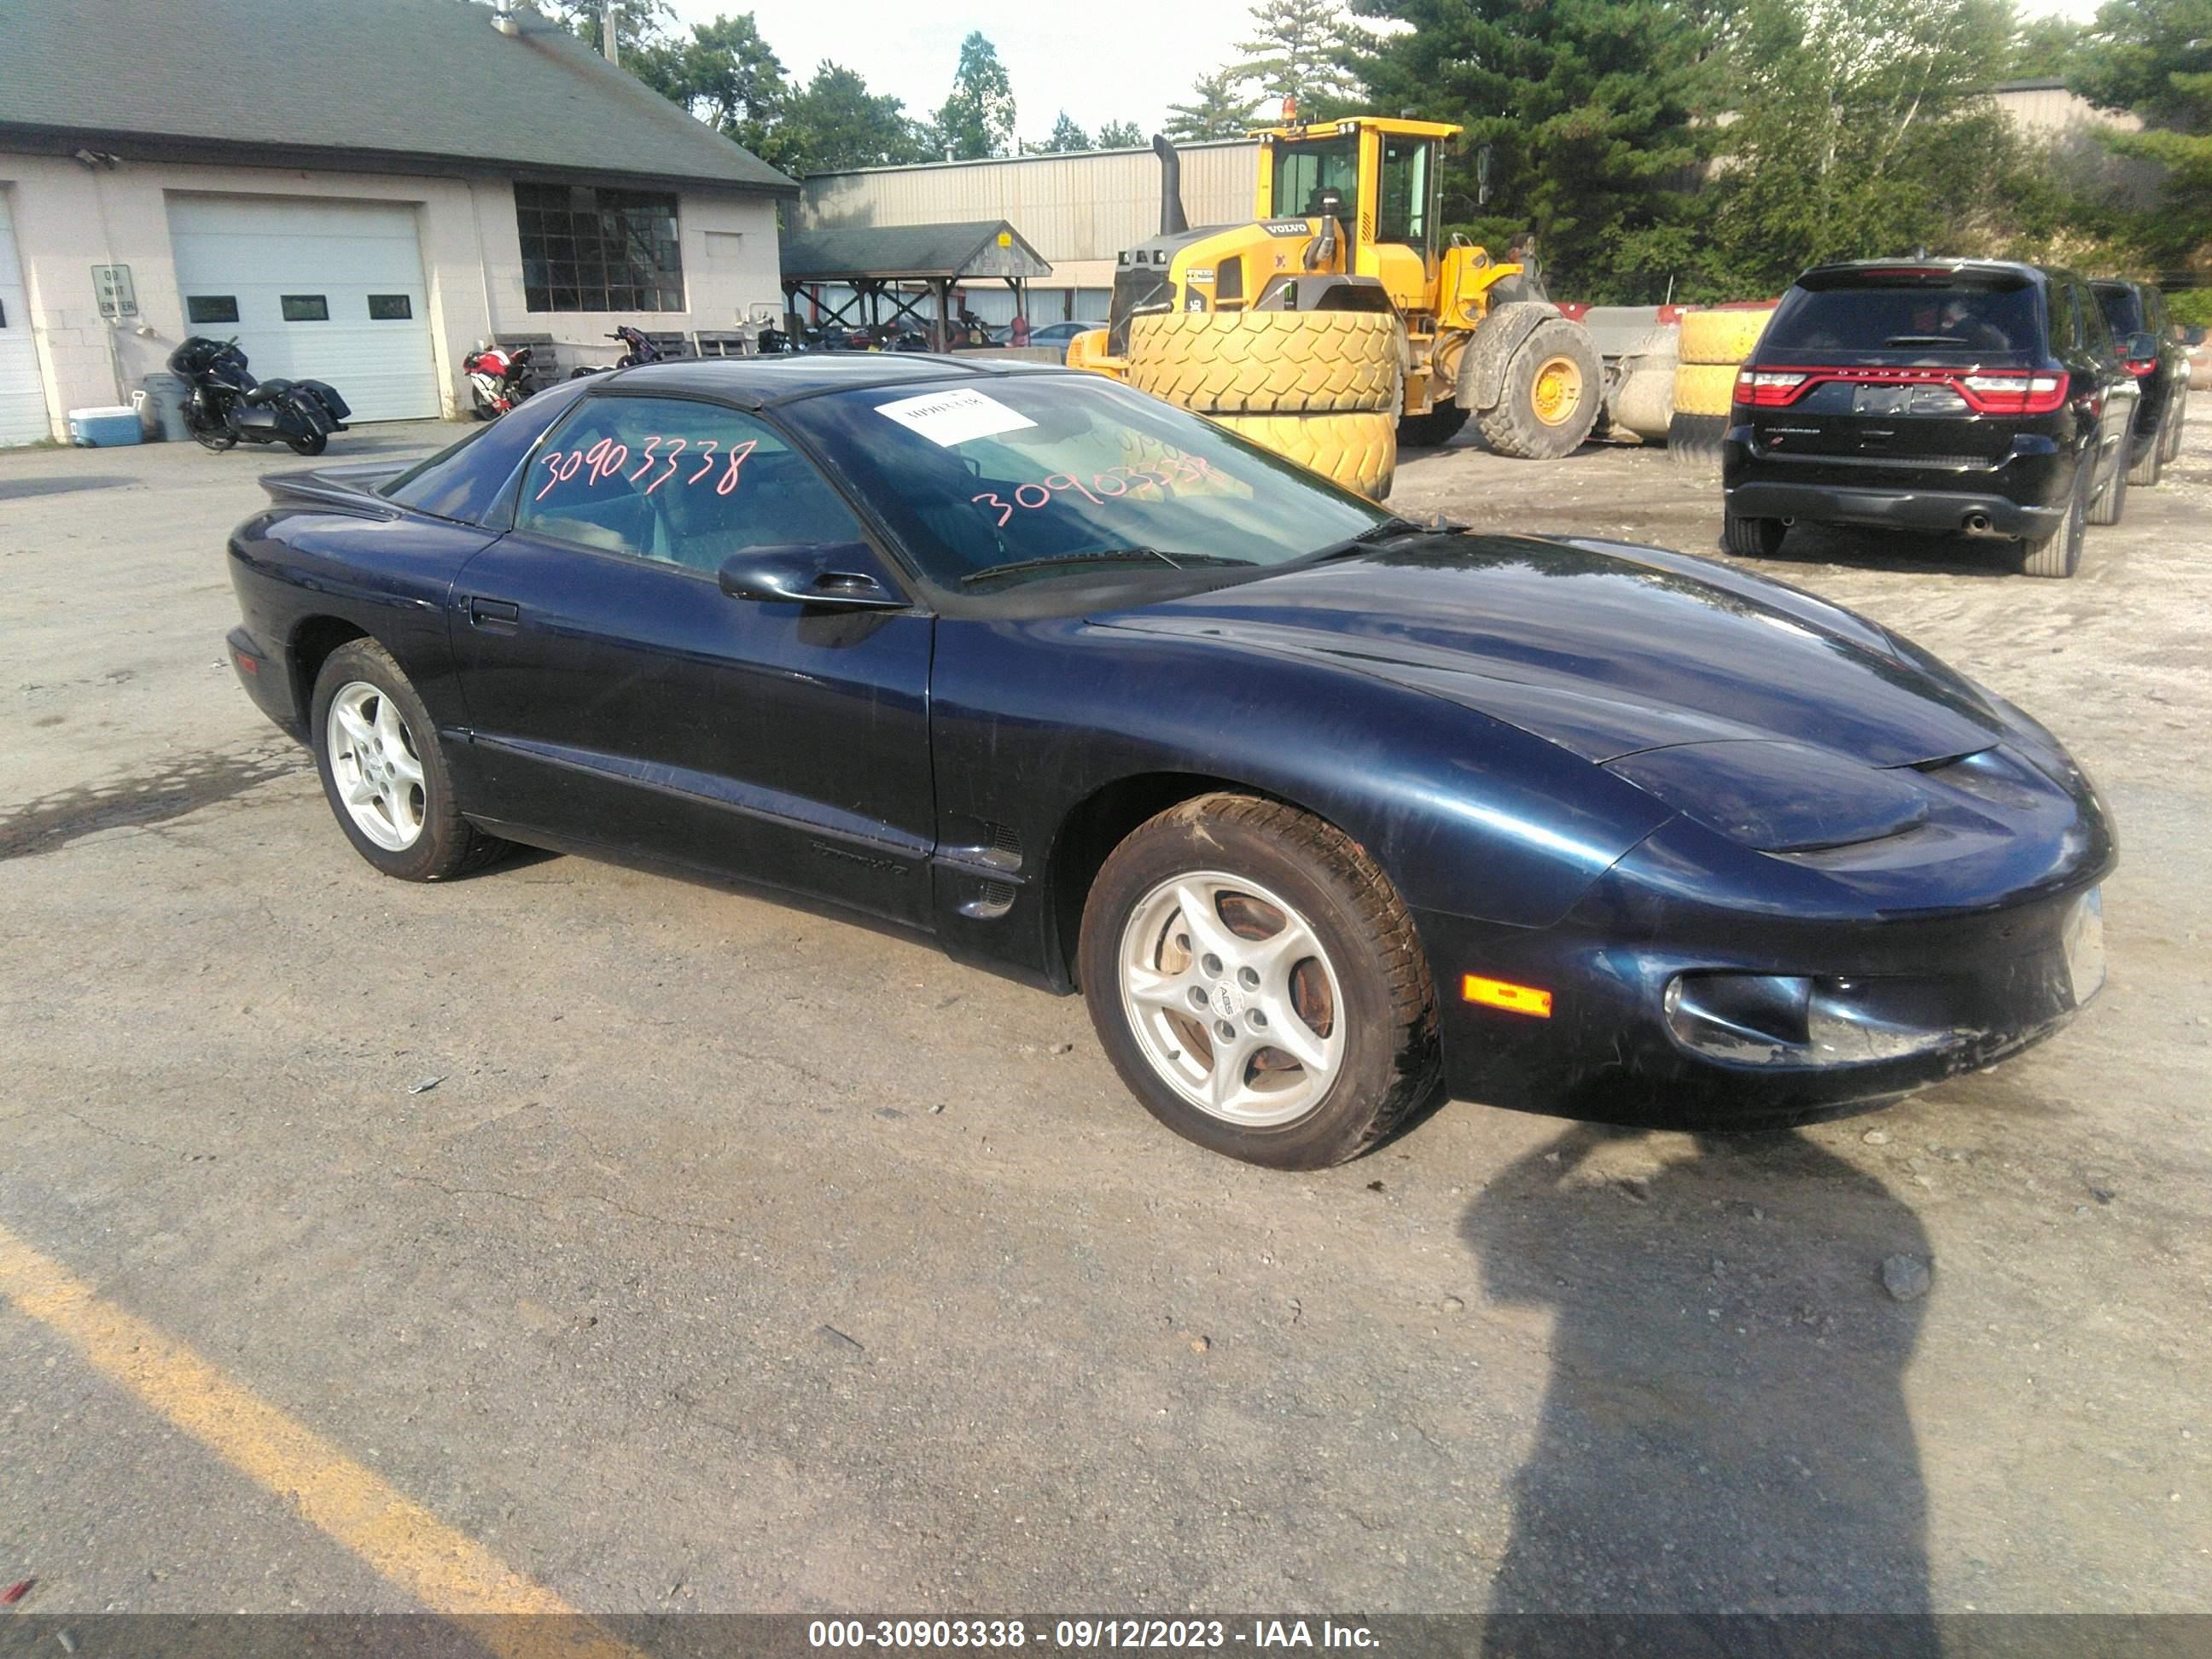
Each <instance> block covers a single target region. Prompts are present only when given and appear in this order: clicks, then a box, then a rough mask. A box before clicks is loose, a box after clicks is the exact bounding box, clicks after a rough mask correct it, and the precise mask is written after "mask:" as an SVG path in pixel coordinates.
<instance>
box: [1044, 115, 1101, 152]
mask: <svg viewBox="0 0 2212 1659" xmlns="http://www.w3.org/2000/svg"><path fill="white" fill-rule="evenodd" d="M1040 148H1041V149H1042V150H1043V151H1044V152H1045V153H1046V154H1048V155H1061V154H1065V153H1066V152H1067V151H1070V150H1079V149H1090V148H1091V135H1090V134H1089V133H1087V132H1085V131H1084V130H1083V129H1082V128H1081V127H1079V126H1078V125H1075V119H1074V118H1073V116H1071V115H1069V114H1068V112H1066V110H1062V111H1060V119H1058V120H1057V121H1054V123H1053V124H1052V137H1049V138H1048V139H1046V140H1045V141H1044V143H1043V144H1042V146H1040Z"/></svg>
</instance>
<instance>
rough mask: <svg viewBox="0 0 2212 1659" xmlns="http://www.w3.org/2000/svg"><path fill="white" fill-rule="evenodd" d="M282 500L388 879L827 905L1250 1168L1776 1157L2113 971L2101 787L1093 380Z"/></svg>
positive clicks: (741, 385)
mask: <svg viewBox="0 0 2212 1659" xmlns="http://www.w3.org/2000/svg"><path fill="white" fill-rule="evenodd" d="M269 488H270V494H271V496H272V498H273V501H272V504H271V506H270V507H269V508H268V509H267V510H266V511H264V512H262V513H258V514H257V515H256V516H255V517H253V518H252V519H250V520H247V521H246V523H245V524H244V525H242V526H240V528H239V530H238V532H236V534H235V535H234V537H233V538H232V540H231V544H230V555H231V568H232V572H233V574H234V578H235V580H236V584H237V588H238V594H239V599H240V603H241V605H242V606H243V609H244V613H245V614H244V625H243V626H242V627H240V629H238V630H237V631H236V632H234V634H232V635H231V636H230V649H231V653H232V656H233V658H234V660H235V662H236V665H237V667H238V670H239V672H240V678H241V680H242V681H243V683H244V684H245V686H246V690H248V691H249V692H250V693H251V694H252V696H253V698H254V700H255V701H256V702H258V703H259V704H260V706H261V708H263V709H264V711H265V712H266V713H267V714H269V715H270V718H272V719H273V720H276V722H277V723H278V724H279V725H281V726H284V727H285V728H286V729H287V730H289V731H291V732H294V733H295V734H297V735H298V736H299V737H300V738H302V739H303V740H304V741H306V742H307V744H310V745H311V746H312V747H313V750H314V754H315V757H316V759H317V762H318V763H319V767H320V769H321V773H322V779H323V784H324V787H325V791H326V793H328V795H329V798H330V802H331V808H332V810H333V811H334V812H335V813H336V815H337V821H338V824H339V827H340V828H341V829H343V831H344V832H345V834H346V836H348V838H349V839H350V840H351V841H352V842H353V844H354V846H355V848H356V849H357V850H358V851H359V852H360V854H362V857H363V858H365V859H367V860H368V861H369V862H370V863H371V864H373V865H374V866H376V867H377V868H378V869H379V870H381V871H383V872H385V873H386V874H387V875H392V876H398V877H400V878H404V879H407V880H413V881H435V880H438V879H440V878H446V877H450V876H453V875H456V874H459V873H460V872H463V871H465V870H468V869H471V868H472V867H474V866H478V865H482V864H483V863H486V862H488V861H489V860H492V859H494V858H495V857H497V856H498V854H499V853H500V852H501V849H502V848H504V847H505V846H506V845H507V843H509V842H526V843H529V844H531V845H534V846H541V847H548V848H561V849H565V850H569V851H574V852H577V853H582V854H592V855H597V856H605V857H610V858H617V859H622V860H637V861H643V862H647V863H649V864H653V865H655V866H660V867H665V868H669V869H671V870H677V871H685V870H688V871H693V872H705V873H708V874H711V875H712V876H714V877H716V878H740V879H744V880H749V881H751V882H755V883H758V884H763V885H766V886H768V887H771V888H776V889H782V890H788V891H791V892H794V893H802V894H805V895H807V896H811V897H813V898H817V899H823V900H829V901H833V902H836V903H838V904H841V905H845V906H849V907H851V908H853V909H854V910H856V911H860V912H865V913H867V914H868V915H872V916H874V917H877V918H880V919H884V920H887V921H890V922H893V923H896V924H902V925H903V926H906V927H911V928H914V929H918V930H920V931H921V932H924V933H930V934H933V935H934V937H935V938H936V939H938V940H939V943H940V944H941V945H943V946H944V948H945V950H947V951H950V952H951V953H952V954H953V955H955V956H957V957H962V958H963V959H967V960H971V961H975V962H979V963H986V964H988V965H990V966H992V967H994V968H997V969H1001V970H1005V971H1008V972H1012V973H1014V974H1016V975H1022V976H1024V977H1027V978H1030V979H1032V980H1034V981H1036V982H1037V983H1038V984H1040V985H1042V986H1045V987H1049V988H1051V989H1054V990H1056V991H1062V992H1066V991H1073V990H1077V989H1080V991H1081V992H1082V994H1084V996H1085V998H1086V999H1087V1000H1088V1001H1089V1004H1090V1009H1091V1018H1092V1019H1093V1020H1094V1022H1095V1023H1096V1024H1097V1030H1098V1034H1099V1037H1100V1040H1101V1041H1102V1042H1103V1043H1104V1045H1105V1048H1106V1050H1107V1052H1108V1054H1110V1055H1111V1056H1112V1058H1113V1060H1114V1063H1115V1066H1116V1067H1117V1068H1118V1069H1119V1070H1120V1072H1121V1076H1122V1078H1123V1079H1125V1080H1126V1081H1127V1084H1128V1085H1129V1087H1130V1088H1131V1090H1132V1091H1134V1092H1135V1094H1136V1095H1137V1097H1139V1099H1140V1100H1142V1101H1143V1102H1144V1103H1145V1104H1146V1106H1147V1107H1148V1108H1149V1109H1151V1110H1152V1112H1153V1113H1155V1114H1156V1115H1158V1117H1159V1118H1160V1119H1161V1120H1162V1121H1164V1122H1165V1123H1167V1124H1168V1125H1169V1126H1170V1127H1172V1128H1174V1129H1176V1130H1177V1131H1179V1132H1180V1133H1183V1134H1185V1135H1188V1136H1189V1137H1190V1138H1191V1139H1194V1140H1197V1141H1200V1142H1201V1143H1203V1144H1204V1145H1206V1146H1212V1147H1213V1148H1215V1149H1217V1150H1218V1151H1220V1152H1226V1153H1229V1154H1231V1156H1234V1157H1237V1158H1249V1159H1251V1160H1253V1161H1255V1162H1258V1163H1262V1164H1276V1165H1280V1166H1284V1167H1289V1168H1305V1167H1311V1166H1315V1165H1319V1164H1328V1163H1332V1162H1334V1161H1337V1160H1340V1159H1342V1158H1349V1157H1351V1156H1352V1155H1354V1154H1356V1153H1357V1152H1359V1151H1360V1150H1361V1149H1362V1148H1364V1147H1366V1146H1370V1145H1372V1144H1373V1143H1374V1142H1375V1141H1376V1140H1377V1139H1379V1138H1381V1137H1382V1136H1383V1135H1385V1134H1387V1133H1389V1131H1390V1130H1391V1128H1392V1127H1393V1126H1394V1125H1395V1124H1396V1123H1397V1122H1399V1121H1401V1120H1402V1119H1403V1118H1404V1117H1405V1116H1406V1115H1407V1114H1408V1113H1410V1112H1412V1111H1413V1110H1415V1109H1418V1108H1419V1107H1420V1106H1421V1105H1422V1104H1423V1103H1425V1102H1426V1101H1428V1100H1430V1099H1431V1098H1433V1097H1435V1096H1436V1095H1437V1093H1438V1092H1439V1091H1449V1093H1450V1094H1451V1095H1454V1096H1456V1097H1462V1098H1467V1099H1474V1100H1480V1101H1486V1102H1489V1103H1494V1104H1498V1105H1504V1106H1513V1107H1520V1108H1524V1109H1535V1110H1542V1111H1553V1112H1564V1113H1569V1114H1572V1115H1577V1116H1582V1117H1589V1118H1595V1119H1604V1120H1610V1121H1622V1122H1634V1123H1648V1124H1680V1125H1701V1126H1753V1125H1771V1124H1777V1123H1784V1122H1790V1121H1802V1120H1806V1119H1809V1118H1813V1117H1817V1116H1820V1115H1830V1114H1833V1113H1836V1112H1838V1111H1841V1110H1844V1109H1850V1108H1853V1107H1859V1106H1864V1105H1867V1104H1869V1103H1877V1102H1881V1101H1883V1100H1886V1099H1891V1098H1894V1097H1897V1096H1899V1095H1901V1094H1903V1093H1905V1092H1906V1091H1911V1090H1912V1089H1915V1088H1918V1087H1920V1086H1922V1085H1925V1084H1928V1083H1929V1082H1932V1081H1934V1080H1935V1079H1939V1078H1942V1077H1946V1076H1949V1075H1951V1074H1953V1073H1958V1072H1961V1071H1965V1070H1968V1069H1970V1068H1972V1067H1975V1066H1984V1065H1987V1064H1989V1063H1990V1061H1992V1060H1996V1059H1998V1058H1999V1057H2000V1056H2002V1055H2004V1054H2010V1053H2012V1052H2013V1051H2015V1050H2016V1049H2018V1048H2023V1047H2025V1046H2026V1045H2027V1044H2028V1043H2031V1042H2034V1041H2036V1040H2037V1039H2038V1038H2039V1037H2042V1036H2045V1035H2047V1034H2049V1033H2050V1032H2051V1031H2052V1030H2055V1029H2056V1028H2057V1027H2058V1026H2059V1025H2060V1024H2063V1023H2064V1022H2065V1021H2066V1020H2067V1019H2068V1018H2069V1017H2070V1016H2071V1015H2072V1014H2073V1013H2074V1012H2075V1010H2076V1008H2078V1007H2079V1006H2081V1003H2082V1002H2084V1001H2085V1000H2087V999H2088V997H2089V996H2090V995H2091V994H2093V993H2094V992H2095V990H2096V989H2097V987H2098V986H2099V984H2100V982H2101V981H2102V978H2103V961H2102V945H2101V939H2102V936H2101V932H2100V912H2099V904H2098V883H2099V881H2100V879H2101V878H2103V877H2104V876H2105V874H2106V872H2108V871H2109V870H2110V869H2111V868H2112V864H2113V857H2114V850H2113V840H2112V830H2111V828H2110V826H2109V824H2108V823H2107V821H2106V814H2105V811H2104V808H2103V806H2102V805H2101V804H2100V802H2099V800H2098V799H2097V796H2096V793H2095V792H2094V791H2093V789H2092V787H2090V784H2089V781H2088V780H2087V778H2085V777H2084V776H2083V775H2082V774H2081V769H2079V768H2078V767H2076V766H2075V764H2074V763H2073V762H2072V760H2070V759H2069V757H2068V756H2067V755H2066V753H2065V751H2064V750H2063V749H2061V748H2060V747H2059V745H2058V744H2057V742H2056V741H2055V740H2054V739H2053V738H2051V734H2050V733H2049V732H2045V730H2044V729H2043V728H2042V727H2041V726H2038V725H2037V724H2036V723H2035V722H2034V721H2033V720H2030V719H2029V718H2028V717H2027V715H2025V714H2021V712H2020V711H2019V710H2018V709H2016V708H2013V707H2011V706H2010V705H2009V704H2008V703H2006V702H2003V701H2002V699H2000V698H1998V697H1996V696H1992V695H1991V694H1990V693H1989V692H1987V691H1985V690H1982V689H1980V688H1979V687H1978V686H1976V685H1974V684H1972V683H1971V682H1969V681H1968V680H1966V679H1965V678H1962V677H1961V676H1960V675H1958V674H1955V673H1954V672H1952V671H1950V670H1949V669H1948V668H1946V667H1945V666H1944V665H1942V664H1941V663H1940V662H1937V661H1936V660H1935V659H1933V658H1932V657H1930V656H1929V655H1928V654H1927V653H1924V652H1923V651H1920V650H1918V649H1917V648H1916V647H1913V646H1912V645H1911V644H1910V643H1909V642H1907V641H1904V640H1901V639H1899V638H1898V637H1897V636H1896V635H1893V634H1891V633H1889V632H1887V631H1886V630H1885V629H1881V628H1878V627H1875V625H1874V624H1872V623H1868V622H1865V621H1863V620H1862V619H1861V618H1859V617H1855V616H1853V615H1851V614H1850V612H1848V611H1841V610H1838V609H1837V608H1836V607H1835V606H1833V605H1826V604H1824V603H1822V602H1821V601H1820V600H1819V599H1814V598H1812V597H1810V596H1809V595H1808V594H1805V593H1802V592H1797V591H1796V590H1795V589H1792V588H1790V587H1785V586H1781V585H1779V584H1777V583H1774V582H1771V581H1766V580H1760V579H1759V578H1757V577H1753V576H1750V575H1747V574H1742V573H1741V572H1739V571H1737V570H1735V569H1733V568H1729V567H1727V566H1723V565H1720V564H1717V563H1713V562H1708V561H1706V560H1703V559H1698V558H1692V557H1687V556H1684V555H1681V554H1679V553H1668V552H1663V551H1660V550H1656V549H1652V548H1644V547H1628V546H1621V545H1618V544H1612V543H1607V542H1601V541H1593V540H1583V539H1554V538H1534V537H1520V536H1505V535H1493V534H1488V533H1478V532H1472V531H1468V530H1463V529H1455V528H1449V527H1437V526H1426V527H1425V526H1419V525H1415V524H1412V523H1408V522H1407V521H1406V520H1402V519H1399V518H1395V517H1393V516H1392V515H1391V514H1390V513H1388V512H1387V511H1385V510H1384V509H1383V508H1381V507H1376V506H1374V505H1373V504H1371V503H1370V502H1368V501H1363V500H1360V499H1358V497H1356V496H1352V495H1347V494H1346V493H1344V492H1343V491H1341V490H1340V489H1336V488H1334V486H1332V485H1331V484H1329V483H1326V482H1324V481H1322V479H1319V478H1317V477H1313V476H1312V475H1310V474H1309V473H1306V472H1304V471H1301V470H1299V469H1298V468H1297V467H1295V466H1293V465H1291V464H1289V463H1288V462H1285V461H1284V460H1281V459H1278V458H1277V457H1275V456H1273V455H1272V454H1269V453H1267V452H1265V451H1262V450H1261V449H1257V448H1255V447H1253V446H1251V445H1250V444H1249V443H1246V442H1244V441H1242V440H1240V439H1238V438H1237V437H1234V436H1232V435H1230V434H1229V433H1228V432H1226V431H1225V430H1223V429H1222V428H1218V427H1217V426H1214V425H1212V424H1211V423H1209V422H1206V421H1203V420H1200V419H1199V418H1197V417H1195V416H1191V415H1188V414H1185V413H1183V412H1182V411H1181V410H1176V409H1172V408H1170V407H1168V406H1167V405H1165V404H1159V403H1156V402H1154V401H1152V399H1150V398H1145V397H1142V396H1140V395H1139V394H1137V393H1134V392H1129V391H1127V390H1126V389H1125V388H1123V387H1121V386H1116V385H1115V384H1113V383H1112V382H1110V381H1109V380H1104V379H1102V378H1099V377H1097V376H1093V375H1086V374H1071V373H1067V372H1065V371H1061V370H1056V369H1051V368H1028V367H1019V366H995V365H994V366H983V365H980V364H976V363H974V362H968V361H958V360H952V359H946V358H929V357H920V356H913V357H909V356H900V357H887V356H866V357H849V356H848V357H836V356H832V357H818V356H817V357H805V358H799V359H796V360H790V361H783V362H767V363H761V362H712V363H661V364H653V365H651V366H647V367H643V368H635V369H631V370H628V371H625V372H623V373H619V374H608V375H599V376H596V377H594V378H592V379H591V380H583V381H579V382H576V383H574V384H572V385H568V386H562V387H560V388H558V389H556V390H554V391H551V392H546V393H544V394H542V395H540V396H539V397H537V398H532V400H531V401H529V402H528V403H526V404H523V405H522V406H521V407H520V408H519V409H517V410H514V411H513V412H512V413H510V414H508V415H507V416H503V417H502V418H501V419H500V420H499V421H497V422H494V423H493V424H491V425H489V426H488V427H485V428H480V429H479V430H477V431H476V432H474V433H472V434H471V435H470V436H469V437H467V438H465V439H464V440H463V441H461V442H459V443H458V444H456V445H455V446H453V447H452V448H451V449H448V450H447V451H446V452H445V453H442V454H441V455H439V456H437V457H435V459H431V460H428V461H426V462H424V463H422V465H419V466H416V467H414V468H412V469H411V470H409V471H404V472H402V473H399V474H398V476H396V477H395V476H392V474H391V473H390V471H388V470H387V471H385V472H384V473H381V474H379V473H377V472H375V471H372V470H368V469H362V468H357V467H356V468H334V469H329V470H324V471H312V472H301V473H294V474H291V475H289V476H284V477H276V478H272V479H270V481H269ZM865 994H868V993H867V992H866V989H865V988H864V987H858V986H856V987H854V996H855V997H856V998H858V997H860V996H863V995H865Z"/></svg>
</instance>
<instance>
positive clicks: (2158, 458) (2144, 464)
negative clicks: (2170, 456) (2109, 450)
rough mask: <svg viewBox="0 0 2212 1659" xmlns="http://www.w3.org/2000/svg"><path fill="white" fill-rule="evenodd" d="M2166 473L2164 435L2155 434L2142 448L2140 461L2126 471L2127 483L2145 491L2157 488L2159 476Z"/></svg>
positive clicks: (2161, 433)
mask: <svg viewBox="0 0 2212 1659" xmlns="http://www.w3.org/2000/svg"><path fill="white" fill-rule="evenodd" d="M2163 471H2166V434H2165V433H2164V432H2162V431H2161V432H2159V433H2157V434H2155V435H2154V436H2153V437H2152V439H2151V441H2150V442H2149V443H2148V444H2146V445H2145V446H2144V447H2143V453H2142V459H2141V460H2139V461H2137V462H2136V464H2135V465H2133V466H2131V467H2130V468H2129V469H2128V482H2129V483H2131V484H2136V485H2139V486H2141V487H2142V489H2157V488H2158V480H2159V475H2160V473H2161V472H2163Z"/></svg>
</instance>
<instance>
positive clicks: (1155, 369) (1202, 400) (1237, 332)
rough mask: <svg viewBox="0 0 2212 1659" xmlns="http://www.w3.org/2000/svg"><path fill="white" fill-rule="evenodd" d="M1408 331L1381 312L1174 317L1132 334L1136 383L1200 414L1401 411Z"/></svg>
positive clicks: (1141, 324)
mask: <svg viewBox="0 0 2212 1659" xmlns="http://www.w3.org/2000/svg"><path fill="white" fill-rule="evenodd" d="M1399 351H1400V347H1399V327H1398V319H1397V317H1396V315H1395V313H1389V312H1380V311H1171V312H1167V313H1162V314H1159V315H1156V316H1148V317H1139V318H1138V319H1135V320H1134V321H1133V322H1132V323H1131V324H1130V325H1129V384H1130V385H1131V386H1134V387H1136V388H1137V390H1138V391H1139V392H1150V393H1151V394H1152V396H1153V397H1155V398H1163V399H1164V400H1165V401H1167V402H1169V403H1171V404H1182V406H1183V407H1184V408H1185V409H1189V410H1196V411H1197V412H1198V413H1200V414H1201V415H1350V414H1372V413H1381V412H1384V411H1389V412H1392V413H1395V411H1396V410H1397V406H1398V395H1399V375H1400V370H1401V364H1400V361H1399Z"/></svg>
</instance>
